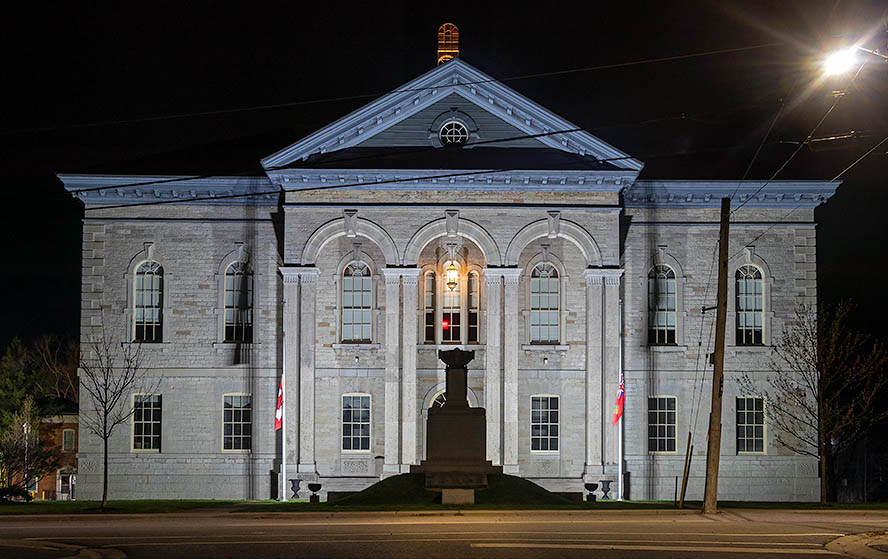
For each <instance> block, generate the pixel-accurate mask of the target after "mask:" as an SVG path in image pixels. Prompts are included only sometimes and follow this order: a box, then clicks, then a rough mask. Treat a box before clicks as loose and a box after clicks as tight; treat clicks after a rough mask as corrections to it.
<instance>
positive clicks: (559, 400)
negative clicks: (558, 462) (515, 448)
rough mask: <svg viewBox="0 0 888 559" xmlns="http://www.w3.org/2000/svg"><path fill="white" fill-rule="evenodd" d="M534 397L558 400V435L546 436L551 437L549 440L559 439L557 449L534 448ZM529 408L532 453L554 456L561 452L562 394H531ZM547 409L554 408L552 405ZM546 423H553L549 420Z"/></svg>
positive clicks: (529, 433) (529, 432)
mask: <svg viewBox="0 0 888 559" xmlns="http://www.w3.org/2000/svg"><path fill="white" fill-rule="evenodd" d="M534 398H555V399H556V400H558V423H557V424H556V426H557V427H558V435H556V436H555V437H552V435H547V436H546V438H547V439H549V440H551V439H552V438H555V439H557V441H558V449H557V450H534V449H533V425H534V423H533V399H534ZM528 409H529V411H530V414H529V415H528V418H527V420H528V422H529V424H528V425H529V427H530V429H529V430H528V442H529V443H530V445H529V446H530V453H531V455H534V456H541V455H542V456H546V455H549V456H552V455H556V454H561V441H562V437H561V414H562V412H563V409H562V407H561V396H560V395H558V394H531V395H530V407H529V408H528ZM546 409H547V410H549V411H551V410H552V408H551V407H547V408H546ZM540 425H543V423H540ZM545 425H552V423H550V422H548V421H547V422H545Z"/></svg>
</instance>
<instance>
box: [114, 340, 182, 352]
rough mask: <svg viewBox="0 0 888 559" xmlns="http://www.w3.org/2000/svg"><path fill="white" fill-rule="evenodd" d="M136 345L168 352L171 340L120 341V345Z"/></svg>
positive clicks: (148, 349)
mask: <svg viewBox="0 0 888 559" xmlns="http://www.w3.org/2000/svg"><path fill="white" fill-rule="evenodd" d="M128 346H138V347H139V349H144V350H147V351H162V352H164V353H166V352H168V351H169V350H170V348H171V347H172V342H120V347H128Z"/></svg>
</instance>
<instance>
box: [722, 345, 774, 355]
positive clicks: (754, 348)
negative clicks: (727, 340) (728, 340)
mask: <svg viewBox="0 0 888 559" xmlns="http://www.w3.org/2000/svg"><path fill="white" fill-rule="evenodd" d="M727 349H728V350H729V351H733V352H735V353H768V352H770V351H771V346H768V345H764V344H762V345H729V346H727Z"/></svg>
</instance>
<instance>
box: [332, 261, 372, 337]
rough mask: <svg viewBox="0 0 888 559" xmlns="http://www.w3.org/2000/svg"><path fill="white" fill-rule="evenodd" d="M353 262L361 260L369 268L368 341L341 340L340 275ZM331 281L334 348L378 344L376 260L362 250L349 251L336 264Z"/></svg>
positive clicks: (341, 304) (341, 306)
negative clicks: (333, 299)
mask: <svg viewBox="0 0 888 559" xmlns="http://www.w3.org/2000/svg"><path fill="white" fill-rule="evenodd" d="M356 256H357V258H356ZM354 262H361V263H363V264H365V265H366V266H367V267H368V268H369V269H370V341H369V342H363V343H362V342H351V341H348V340H343V339H342V335H343V328H342V311H343V301H342V285H343V284H342V276H343V273H344V272H345V268H346V266H350V265H351V264H352V263H354ZM333 283H334V286H335V289H336V308H335V309H334V313H335V316H334V319H333V322H332V323H333V324H336V341H335V343H334V344H333V348H334V349H347V348H372V347H377V346H378V345H379V328H378V325H377V323H378V322H379V300H378V291H379V268H378V266H377V264H376V260H375V259H374V258H373V257H372V256H370V255H369V254H368V253H366V252H364V251H363V250H359V251H358V253H357V254H355V253H354V252H349V253H348V254H347V255H345V256H344V257H343V258H342V259H341V260H340V261H339V263H338V264H337V265H336V272H335V273H334V274H333Z"/></svg>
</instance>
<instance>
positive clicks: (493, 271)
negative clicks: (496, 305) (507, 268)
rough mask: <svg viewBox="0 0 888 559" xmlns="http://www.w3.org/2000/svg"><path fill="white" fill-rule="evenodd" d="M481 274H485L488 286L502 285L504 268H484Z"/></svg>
mask: <svg viewBox="0 0 888 559" xmlns="http://www.w3.org/2000/svg"><path fill="white" fill-rule="evenodd" d="M481 273H483V274H484V279H485V280H486V281H487V285H500V284H501V283H502V282H503V278H502V275H503V271H502V268H482V269H481Z"/></svg>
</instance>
